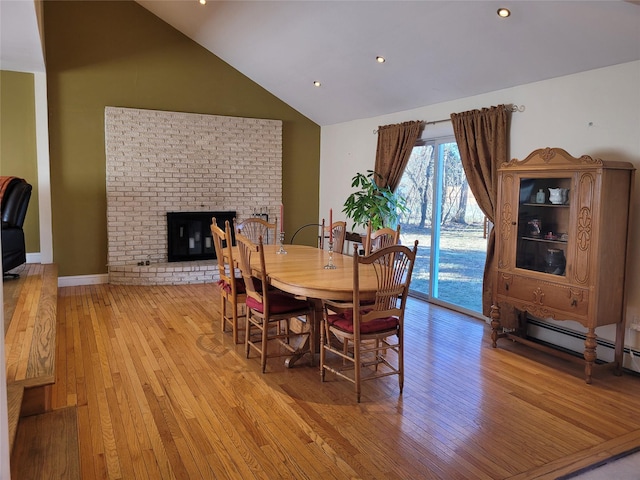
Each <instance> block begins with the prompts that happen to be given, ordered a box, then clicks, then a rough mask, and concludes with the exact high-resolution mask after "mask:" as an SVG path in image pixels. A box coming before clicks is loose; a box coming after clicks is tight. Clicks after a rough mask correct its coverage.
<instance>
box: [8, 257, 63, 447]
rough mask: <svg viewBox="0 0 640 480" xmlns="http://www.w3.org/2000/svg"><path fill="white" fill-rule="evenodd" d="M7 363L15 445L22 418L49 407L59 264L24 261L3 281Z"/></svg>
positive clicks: (11, 441)
mask: <svg viewBox="0 0 640 480" xmlns="http://www.w3.org/2000/svg"><path fill="white" fill-rule="evenodd" d="M3 293H4V303H5V304H4V314H5V329H4V330H5V361H6V367H7V397H8V404H9V432H10V434H11V435H12V436H11V439H10V444H11V445H12V444H13V440H14V436H15V431H16V425H17V423H18V418H19V417H20V416H27V415H34V414H38V413H44V412H47V411H49V410H50V409H51V387H52V385H53V383H54V382H55V378H56V376H55V365H56V362H55V353H56V308H57V302H58V299H57V297H58V267H57V266H56V265H55V264H47V265H41V264H26V265H25V268H24V269H23V271H22V272H21V273H20V277H19V278H17V279H15V280H6V281H5V282H4V291H3Z"/></svg>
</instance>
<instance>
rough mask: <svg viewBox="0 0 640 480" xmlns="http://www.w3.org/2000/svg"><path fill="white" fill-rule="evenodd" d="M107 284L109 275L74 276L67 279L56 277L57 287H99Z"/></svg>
mask: <svg viewBox="0 0 640 480" xmlns="http://www.w3.org/2000/svg"><path fill="white" fill-rule="evenodd" d="M101 283H109V274H108V273H103V274H99V275H75V276H69V277H58V287H76V286H79V285H99V284H101Z"/></svg>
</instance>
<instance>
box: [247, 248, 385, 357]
mask: <svg viewBox="0 0 640 480" xmlns="http://www.w3.org/2000/svg"><path fill="white" fill-rule="evenodd" d="M279 249H280V247H279V246H278V245H264V257H265V267H266V269H267V279H268V281H269V284H270V285H272V286H274V287H276V288H278V289H280V290H282V291H284V292H287V293H290V294H292V295H296V296H299V297H305V298H307V299H308V300H309V301H311V302H312V303H313V304H314V318H313V319H312V321H311V322H310V323H309V328H311V329H312V331H311V338H312V339H313V345H311V346H309V345H303V346H300V347H299V348H298V351H299V352H301V353H300V354H297V355H294V356H292V357H290V358H288V359H287V361H286V365H287V366H289V367H291V366H293V365H294V364H295V362H296V361H297V360H298V359H299V358H301V357H302V356H303V355H304V354H306V353H307V352H318V351H319V349H320V342H319V336H318V335H317V332H318V331H319V328H318V327H319V324H320V319H321V318H322V301H323V300H342V301H349V300H352V299H353V257H351V256H350V255H343V254H340V253H333V264H334V265H335V267H336V268H334V269H327V268H324V267H325V265H327V264H328V263H329V251H328V250H322V249H319V248H316V247H309V246H305V245H285V246H284V249H285V251H286V252H287V253H286V254H281V253H277V252H278V251H279ZM251 267H252V269H254V268H255V272H258V271H259V269H260V258H259V256H258V255H253V256H252V259H251ZM377 289H378V281H377V278H376V274H375V270H374V269H373V267H372V266H371V265H361V267H360V298H361V299H362V300H372V299H373V298H374V297H375V293H376V291H377Z"/></svg>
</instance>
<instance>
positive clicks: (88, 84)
mask: <svg viewBox="0 0 640 480" xmlns="http://www.w3.org/2000/svg"><path fill="white" fill-rule="evenodd" d="M44 26H45V46H46V65H47V89H48V104H49V139H50V161H51V196H52V221H53V251H54V261H55V262H56V263H57V264H58V267H59V273H60V276H70V275H90V274H99V273H106V272H107V265H106V263H107V226H106V208H107V205H106V189H105V177H106V173H105V164H106V160H105V151H104V109H105V107H106V106H116V107H130V108H141V109H151V110H165V111H176V112H192V113H202V114H212V115H228V116H236V117H245V118H265V119H278V120H282V122H283V157H282V165H283V166H282V169H283V172H282V178H283V203H284V205H285V209H286V210H287V216H286V218H285V220H286V223H285V229H286V231H287V232H292V231H294V230H295V229H296V228H297V227H298V226H300V225H303V224H305V223H309V222H316V221H317V218H318V202H319V168H320V167H319V163H320V127H319V126H318V125H317V124H315V123H314V122H312V121H311V120H309V119H308V118H306V117H304V116H303V115H301V114H300V113H299V112H297V111H296V110H294V109H293V108H291V107H290V106H288V105H287V104H285V103H284V102H282V101H281V100H279V99H278V98H276V97H275V96H273V95H272V94H270V93H269V92H268V91H266V90H265V89H263V88H262V87H260V86H259V85H258V84H256V83H254V82H253V81H251V80H250V79H248V78H247V77H245V76H244V75H242V74H241V73H239V72H238V71H237V70H235V69H234V68H232V67H231V66H229V65H228V64H227V63H225V62H223V61H222V60H221V59H219V58H218V57H216V56H215V55H213V54H212V53H211V52H209V51H207V50H206V49H204V48H202V47H201V46H200V45H198V44H197V43H195V42H194V41H192V40H190V39H189V38H187V37H186V36H184V35H183V34H181V33H180V32H178V31H177V30H175V29H174V28H173V27H171V26H170V25H168V24H166V23H164V22H163V21H162V20H160V19H159V18H157V17H156V16H155V15H153V14H151V13H150V12H148V11H147V10H145V9H144V8H143V7H141V6H140V5H138V4H137V3H135V2H133V1H122V2H120V1H119V2H111V1H106V2H102V1H92V2H77V1H58V2H44ZM283 74H286V72H283ZM247 174H249V175H250V174H251V172H247ZM289 235H290V234H289ZM303 240H304V241H306V242H309V243H310V244H313V242H315V241H316V240H315V237H312V238H310V239H303ZM296 243H298V239H297V238H296Z"/></svg>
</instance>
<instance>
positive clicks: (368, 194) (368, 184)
mask: <svg viewBox="0 0 640 480" xmlns="http://www.w3.org/2000/svg"><path fill="white" fill-rule="evenodd" d="M376 178H382V175H380V174H379V173H378V172H375V171H373V170H367V172H366V174H364V173H357V174H356V175H355V176H354V177H353V178H352V179H351V187H353V188H357V189H358V190H357V191H355V192H353V193H351V195H349V196H348V197H347V200H346V201H345V202H344V208H343V209H342V211H343V213H345V214H346V216H347V217H348V218H349V219H351V220H352V221H353V227H352V228H355V227H356V226H360V227H364V228H366V226H367V224H368V223H369V221H371V228H372V229H373V230H378V229H380V228H382V227H392V228H394V227H395V226H396V225H397V224H398V220H399V218H400V214H402V213H404V212H406V211H407V207H406V200H405V198H404V197H402V196H401V195H399V194H397V193H394V192H393V191H392V190H391V189H390V188H389V187H379V186H378V184H377V183H376Z"/></svg>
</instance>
